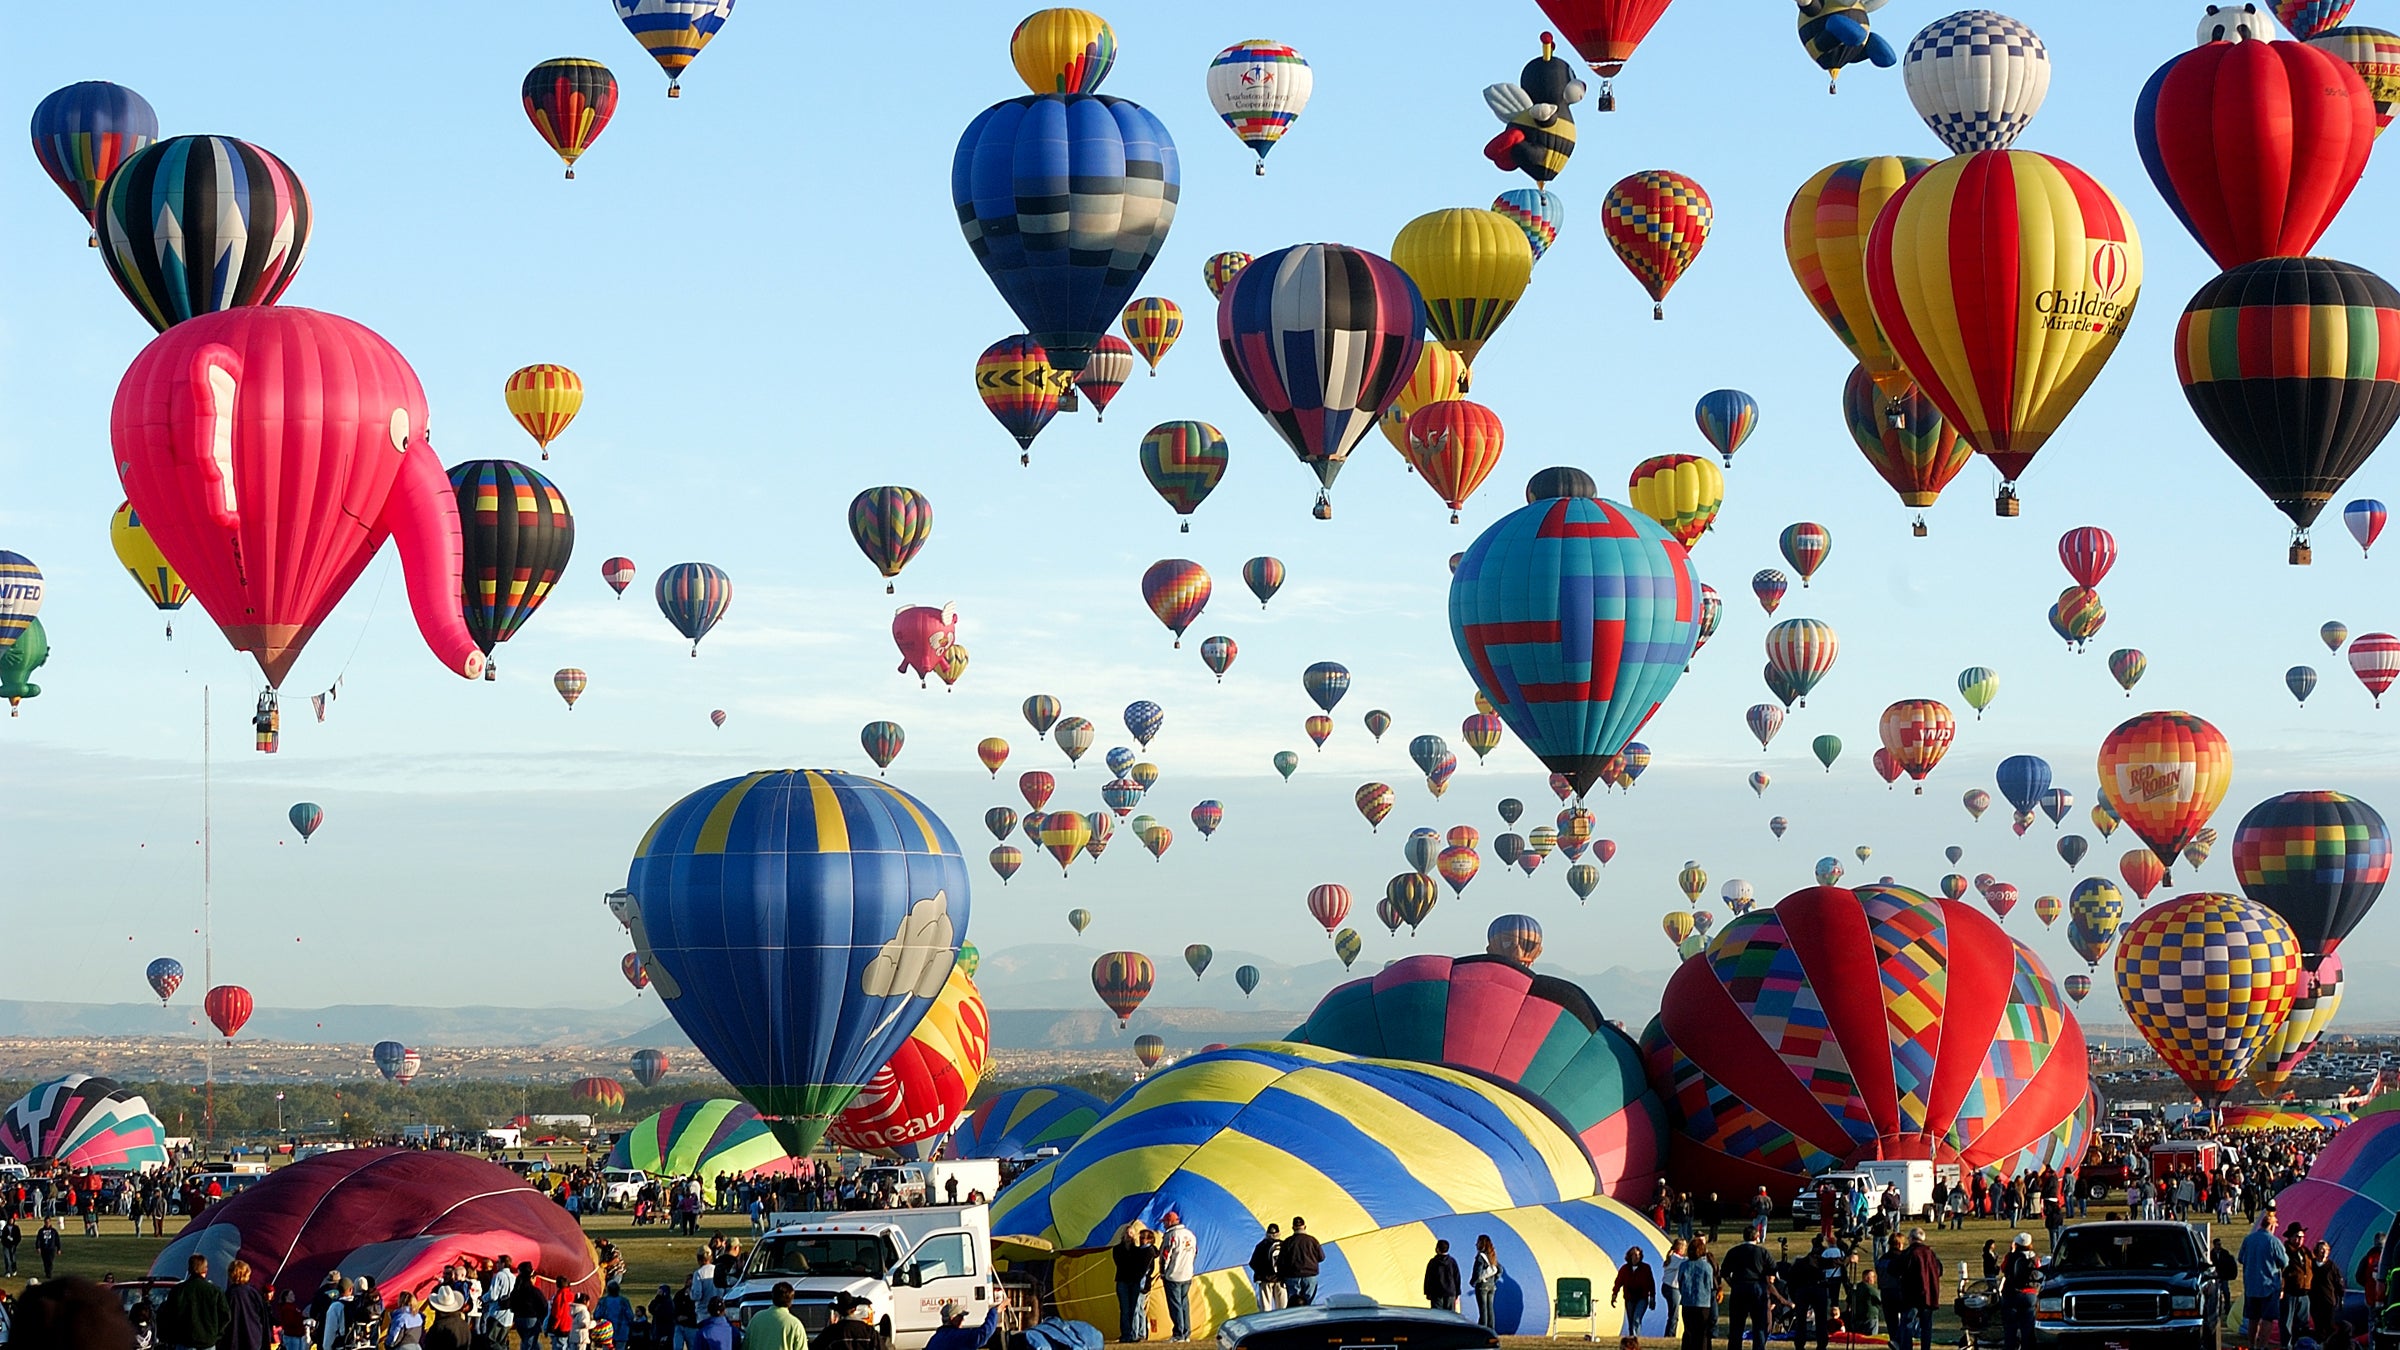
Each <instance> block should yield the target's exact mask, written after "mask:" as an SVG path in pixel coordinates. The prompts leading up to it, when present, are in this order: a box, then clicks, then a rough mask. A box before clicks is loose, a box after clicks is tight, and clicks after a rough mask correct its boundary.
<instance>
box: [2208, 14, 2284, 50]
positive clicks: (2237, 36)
mask: <svg viewBox="0 0 2400 1350" xmlns="http://www.w3.org/2000/svg"><path fill="white" fill-rule="evenodd" d="M2199 36H2200V43H2201V45H2202V46H2206V45H2208V44H2209V43H2211V42H2272V41H2274V40H2275V16H2274V15H2272V14H2269V13H2268V12H2267V11H2265V10H2263V9H2260V8H2259V7H2258V6H2257V5H2256V4H2243V5H2210V6H2209V7H2208V13H2207V14H2205V15H2203V16H2202V17H2201V19H2200V34H2199Z"/></svg>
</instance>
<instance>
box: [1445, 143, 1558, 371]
mask: <svg viewBox="0 0 2400 1350" xmlns="http://www.w3.org/2000/svg"><path fill="white" fill-rule="evenodd" d="M1492 210H1493V211H1494V212H1496V213H1498V214H1500V215H1502V216H1505V217H1507V219H1508V222H1509V223H1510V224H1511V225H1514V226H1516V227H1517V228H1518V229H1519V230H1521V231H1523V232H1524V234H1525V243H1526V245H1527V246H1528V247H1530V248H1531V249H1532V250H1533V260H1534V261H1535V262H1537V263H1538V262H1540V261H1541V260H1542V255H1543V254H1544V253H1547V252H1549V251H1550V246H1551V245H1552V244H1555V243H1557V242H1558V232H1559V229H1560V227H1562V226H1564V225H1565V224H1566V223H1567V204H1566V203H1565V202H1563V201H1560V200H1559V198H1558V194H1557V193H1555V192H1552V191H1550V190H1549V189H1548V188H1539V187H1529V188H1510V189H1509V190H1508V191H1506V192H1503V193H1501V194H1500V195H1499V196H1497V197H1494V198H1492ZM1419 359H1420V360H1422V358H1419ZM1410 411H1412V412H1413V411H1414V409H1411V410H1410Z"/></svg>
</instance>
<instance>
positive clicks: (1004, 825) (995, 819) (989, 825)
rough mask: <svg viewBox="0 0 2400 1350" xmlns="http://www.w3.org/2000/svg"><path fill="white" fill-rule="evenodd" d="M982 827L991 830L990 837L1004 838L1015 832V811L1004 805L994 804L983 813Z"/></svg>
mask: <svg viewBox="0 0 2400 1350" xmlns="http://www.w3.org/2000/svg"><path fill="white" fill-rule="evenodd" d="M983 827H984V828H985V829H987V830H990V831H991V832H992V838H994V839H1003V840H1005V839H1006V838H1008V836H1009V835H1011V834H1013V833H1015V832H1016V828H1017V813H1016V812H1015V811H1013V810H1011V809H1009V808H1008V807H1005V806H995V807H993V808H992V809H990V810H988V811H986V812H984V813H983Z"/></svg>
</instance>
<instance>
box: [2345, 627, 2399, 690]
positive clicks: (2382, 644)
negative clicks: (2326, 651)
mask: <svg viewBox="0 0 2400 1350" xmlns="http://www.w3.org/2000/svg"><path fill="white" fill-rule="evenodd" d="M2350 673H2351V674H2353V675H2356V676H2357V677H2358V682H2359V683H2360V684H2363V685H2365V686H2366V687H2367V692H2368V693H2370V694H2372V695H2374V696H2375V706H2376V707H2378V708H2380V707H2382V706H2383V691H2384V690H2386V689H2389V688H2391V687H2392V681H2393V680H2395V679H2400V637H2394V636H2392V635H2391V634H2389V633H2361V634H2359V635H2358V636H2357V637H2354V638H2352V639H2351V640H2350Z"/></svg>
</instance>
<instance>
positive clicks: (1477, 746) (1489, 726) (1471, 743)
mask: <svg viewBox="0 0 2400 1350" xmlns="http://www.w3.org/2000/svg"><path fill="white" fill-rule="evenodd" d="M1503 725H1504V724H1503V723H1502V722H1501V720H1500V718H1499V716H1498V715H1497V714H1494V713H1477V714H1475V715H1474V716H1472V717H1469V718H1466V719H1465V720H1463V721H1461V722H1460V723H1459V724H1458V734H1459V738H1460V739H1461V740H1464V741H1465V742H1466V743H1467V748H1468V749H1469V750H1472V751H1474V752H1475V762H1476V763H1478V764H1481V763H1482V762H1483V760H1484V757H1485V756H1486V755H1489V754H1491V753H1492V751H1494V750H1497V749H1499V748H1500V732H1501V728H1502V726H1503Z"/></svg>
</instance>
